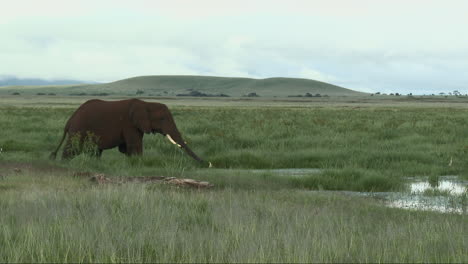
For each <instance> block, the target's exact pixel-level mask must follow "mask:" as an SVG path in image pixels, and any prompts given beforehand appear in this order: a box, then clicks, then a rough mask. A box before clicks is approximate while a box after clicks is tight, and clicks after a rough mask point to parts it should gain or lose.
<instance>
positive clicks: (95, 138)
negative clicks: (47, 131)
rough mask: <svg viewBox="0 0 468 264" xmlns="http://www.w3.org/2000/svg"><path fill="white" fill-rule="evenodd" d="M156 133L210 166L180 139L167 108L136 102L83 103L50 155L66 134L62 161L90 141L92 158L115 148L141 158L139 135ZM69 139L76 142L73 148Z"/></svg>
mask: <svg viewBox="0 0 468 264" xmlns="http://www.w3.org/2000/svg"><path fill="white" fill-rule="evenodd" d="M150 133H152V134H155V133H159V134H162V135H164V136H166V137H167V138H168V139H169V140H170V141H171V142H172V143H173V144H175V145H177V146H178V147H180V148H182V149H184V150H185V152H186V153H187V154H188V155H189V156H191V157H192V158H193V159H195V160H196V161H198V162H200V163H201V164H206V165H209V166H210V167H211V163H209V162H206V161H204V160H203V159H201V158H200V157H198V156H197V155H196V154H195V153H194V152H193V151H192V150H191V149H190V148H189V147H188V146H187V143H186V142H185V141H184V140H183V139H182V136H181V134H180V132H179V130H178V129H177V127H176V124H175V122H174V119H173V117H172V114H171V112H170V111H169V108H168V107H167V106H166V105H164V104H161V103H149V102H145V101H142V100H139V99H127V100H121V101H103V100H99V99H92V100H89V101H87V102H85V103H83V104H82V105H81V106H80V107H79V108H78V109H77V110H76V111H75V112H74V113H73V115H72V116H71V117H70V119H68V122H67V123H66V125H65V129H64V131H63V136H62V139H61V141H60V143H59V145H58V146H57V148H56V149H55V151H54V152H52V153H51V154H50V158H51V159H55V158H56V156H57V152H58V150H59V149H60V146H61V145H62V143H63V141H64V140H65V138H66V136H67V134H68V139H67V142H66V143H65V147H64V149H63V153H62V159H65V160H68V159H71V158H73V157H74V156H75V155H77V154H79V153H80V152H82V151H83V143H84V141H85V139H91V140H92V142H93V143H94V146H95V147H96V151H95V152H94V154H95V155H96V156H98V157H100V156H101V154H102V151H103V150H105V149H111V148H114V147H118V148H119V151H120V152H121V153H124V154H126V155H127V156H131V155H142V154H143V142H142V140H143V135H144V134H150ZM73 138H77V139H78V140H76V141H75V142H78V144H77V146H78V147H76V146H75V147H74V146H73V144H74V142H73Z"/></svg>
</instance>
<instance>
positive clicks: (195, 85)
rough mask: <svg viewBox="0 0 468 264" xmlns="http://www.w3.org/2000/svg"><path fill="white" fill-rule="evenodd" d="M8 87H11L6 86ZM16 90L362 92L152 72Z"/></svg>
mask: <svg viewBox="0 0 468 264" xmlns="http://www.w3.org/2000/svg"><path fill="white" fill-rule="evenodd" d="M8 88H10V91H12V90H13V88H15V87H8ZM17 88H18V90H20V91H19V92H21V91H22V92H25V93H28V92H29V93H31V92H34V93H37V92H44V93H48V92H54V93H56V94H63V95H68V94H74V95H85V94H86V95H96V94H109V95H128V96H131V95H142V96H176V95H180V94H208V95H228V96H233V97H241V96H245V95H248V94H252V93H255V94H256V95H258V96H261V97H288V96H304V95H306V94H308V95H314V96H315V95H321V96H324V95H328V96H358V95H364V94H365V93H362V92H357V91H353V90H350V89H346V88H343V87H340V86H337V85H333V84H329V83H325V82H320V81H315V80H309V79H299V78H282V77H278V78H266V79H252V78H236V77H212V76H190V75H152V76H139V77H133V78H128V79H123V80H120V81H116V82H111V83H103V84H89V85H88V84H86V85H79V84H78V85H70V86H66V87H45V86H44V87H21V89H19V88H20V87H17Z"/></svg>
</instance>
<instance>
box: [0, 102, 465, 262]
mask: <svg viewBox="0 0 468 264" xmlns="http://www.w3.org/2000/svg"><path fill="white" fill-rule="evenodd" d="M90 98H91V97H86V96H66V95H57V96H37V95H34V94H31V95H19V96H14V95H5V96H2V98H1V99H0V124H1V137H0V148H1V152H0V212H1V213H0V244H1V245H2V246H1V248H2V250H0V262H155V261H156V262H459V263H460V262H467V261H468V250H467V249H468V241H467V239H466V230H468V221H467V214H466V207H467V190H466V187H465V190H464V191H462V192H460V193H457V194H456V195H452V194H450V193H448V192H443V191H440V192H436V191H432V192H431V191H426V192H424V193H423V195H426V196H427V197H429V196H430V197H433V196H443V197H448V196H450V197H451V198H452V201H453V203H454V204H453V206H454V207H456V208H458V209H460V210H459V211H454V212H452V211H447V212H441V211H437V210H435V211H434V210H424V208H420V209H418V208H410V210H408V209H403V208H398V207H397V208H395V207H388V206H387V204H386V203H385V202H383V201H382V199H376V198H372V196H366V195H353V194H350V192H353V193H371V194H372V193H376V194H377V193H410V192H411V189H410V187H409V185H408V181H411V179H427V180H428V181H429V182H433V183H434V182H435V183H434V186H436V185H437V183H438V182H439V181H440V180H442V179H443V177H445V176H452V177H455V178H456V179H457V180H459V181H466V180H467V179H468V163H467V160H468V137H467V131H468V122H467V120H468V119H467V118H468V99H466V98H463V97H456V98H455V97H449V98H445V97H436V98H434V97H406V96H405V97H401V98H396V97H390V96H380V97H379V96H372V97H371V96H369V95H367V96H366V95H359V96H355V97H353V96H350V97H347V96H342V97H339V96H330V97H320V98H282V99H281V98H262V97H261V98H242V97H238V98H185V97H184V98H180V97H151V96H145V97H141V99H142V100H145V101H150V102H151V101H155V102H161V103H164V104H166V105H168V107H169V109H170V110H171V112H172V114H173V116H174V119H175V121H176V124H177V126H178V128H179V130H180V131H181V133H182V136H183V137H184V139H185V141H187V143H188V145H189V146H190V147H191V149H192V150H193V151H194V152H196V153H197V154H198V155H199V156H200V157H203V158H204V159H206V160H208V161H210V162H211V163H212V164H213V168H205V167H202V166H200V165H199V164H197V163H196V162H194V161H193V160H192V159H191V158H190V157H189V156H188V155H186V154H185V153H184V152H183V151H181V150H180V149H178V148H177V147H175V146H174V145H172V144H170V142H169V141H168V140H167V139H166V138H164V137H163V136H161V135H146V136H145V137H144V152H143V156H141V157H126V156H125V155H123V154H121V153H119V152H118V150H116V149H113V150H105V151H104V152H103V155H102V157H101V158H100V159H97V158H94V157H91V156H88V155H85V154H82V155H79V156H77V157H76V158H74V159H72V160H70V161H63V160H61V159H60V158H58V159H57V160H55V161H53V160H50V159H49V154H50V152H52V151H53V150H54V148H55V147H56V146H57V144H58V142H59V140H60V137H61V135H62V131H63V127H64V125H65V123H66V121H67V120H68V118H69V117H70V116H71V114H72V113H73V112H74V111H75V109H76V108H77V107H78V106H79V105H80V104H81V103H83V102H85V101H86V100H87V99H90ZM121 98H124V97H123V96H110V97H109V96H108V97H105V98H102V99H105V100H117V99H121ZM59 153H60V152H59ZM294 169H296V170H298V171H302V172H301V173H299V174H297V173H296V174H295V173H291V174H288V173H284V172H285V171H287V170H294ZM278 171H280V172H282V173H277V172H278ZM78 172H86V173H90V174H105V175H106V176H107V177H111V178H112V177H116V178H126V177H141V176H148V177H149V176H166V177H176V178H190V179H195V180H200V181H208V182H210V183H212V184H213V185H214V187H212V188H210V189H203V190H201V189H200V190H198V189H190V188H182V187H175V186H171V185H166V184H158V183H145V184H143V183H127V184H106V185H98V184H95V183H93V182H90V181H89V179H88V178H86V177H77V176H76V175H77V173H78Z"/></svg>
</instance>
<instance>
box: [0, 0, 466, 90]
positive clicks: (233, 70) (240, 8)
mask: <svg viewBox="0 0 468 264" xmlns="http://www.w3.org/2000/svg"><path fill="white" fill-rule="evenodd" d="M467 32H468V1H466V0H437V1H435V0H303V1H301V0H277V1H275V0H265V1H264V0H229V1H223V0H196V1H195V0H189V1H181V0H170V1H158V0H147V1H146V0H131V1H128V0H126V1H118V0H109V1H107V0H104V1H102V0H79V1H78V0H73V1H66V0H40V1H39V0H30V1H25V0H14V1H9V0H1V9H0V75H14V76H17V77H24V78H26V77H31V78H47V79H79V80H87V81H100V82H108V81H115V80H120V79H124V78H129V77H134V76H141V75H209V76H231V77H253V78H268V77H297V78H310V79H315V80H320V81H325V82H330V83H333V84H337V85H341V86H344V87H347V88H351V89H354V90H359V91H365V92H377V91H380V92H387V93H389V92H400V93H410V92H412V93H415V94H430V93H439V92H450V91H453V90H459V91H460V92H462V93H468V33H467Z"/></svg>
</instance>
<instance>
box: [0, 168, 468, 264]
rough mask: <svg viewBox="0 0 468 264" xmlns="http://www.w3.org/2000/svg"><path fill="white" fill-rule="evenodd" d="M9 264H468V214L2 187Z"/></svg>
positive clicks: (172, 193)
mask: <svg viewBox="0 0 468 264" xmlns="http://www.w3.org/2000/svg"><path fill="white" fill-rule="evenodd" d="M8 184H9V185H10V186H16V188H10V189H2V188H0V198H1V199H0V211H1V212H2V213H1V214H0V244H1V245H2V247H1V250H0V262H9V263H12V262H48V263H50V262H171V263H172V262H191V263H193V262H217V263H219V262H255V263H258V262H281V263H284V262H301V263H304V262H320V263H323V262H347V263H349V262H431V263H432V262H444V263H445V262H455V263H462V262H466V261H467V260H468V259H467V256H468V251H467V248H468V244H467V240H466V237H465V234H466V232H465V230H466V229H467V228H468V224H467V221H466V216H463V215H444V214H437V213H426V212H417V211H404V210H400V209H389V208H385V207H382V206H380V205H378V204H375V202H373V201H369V200H364V199H361V198H357V197H347V196H342V195H340V194H330V193H316V192H304V191H299V190H277V191H271V190H242V189H237V190H236V189H231V188H227V189H224V190H211V191H192V190H184V189H175V188H173V187H171V186H168V185H159V184H151V185H144V184H127V185H121V186H117V185H107V186H97V185H96V186H93V185H90V184H89V183H87V182H86V181H85V180H83V179H74V178H72V177H70V176H66V175H63V174H62V173H57V172H55V173H54V172H51V171H44V172H39V173H38V172H37V171H34V170H32V171H29V170H24V171H22V172H21V173H19V174H9V175H7V177H6V178H5V179H3V180H2V181H0V186H6V185H8Z"/></svg>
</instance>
